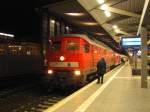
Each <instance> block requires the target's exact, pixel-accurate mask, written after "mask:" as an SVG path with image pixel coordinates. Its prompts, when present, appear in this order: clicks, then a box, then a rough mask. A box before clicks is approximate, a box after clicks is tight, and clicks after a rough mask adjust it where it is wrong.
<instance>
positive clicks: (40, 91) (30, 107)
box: [0, 82, 76, 112]
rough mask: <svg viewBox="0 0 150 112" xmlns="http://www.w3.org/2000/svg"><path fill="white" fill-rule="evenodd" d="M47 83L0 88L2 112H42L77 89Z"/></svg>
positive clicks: (0, 108) (0, 107)
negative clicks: (51, 86) (55, 86)
mask: <svg viewBox="0 0 150 112" xmlns="http://www.w3.org/2000/svg"><path fill="white" fill-rule="evenodd" d="M47 85H48V84H46V83H42V82H31V83H28V84H25V85H21V86H17V87H9V88H7V89H2V90H0V112H42V111H43V110H45V109H47V108H48V107H50V106H52V105H54V104H55V103H57V102H59V101H60V100H62V99H63V98H65V97H66V96H68V95H70V94H71V93H73V92H74V91H75V90H76V89H71V88H70V90H69V89H67V90H64V89H63V90H62V89H61V90H60V89H58V88H49V86H47ZM60 91H61V92H60Z"/></svg>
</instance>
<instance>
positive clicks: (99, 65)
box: [96, 58, 106, 84]
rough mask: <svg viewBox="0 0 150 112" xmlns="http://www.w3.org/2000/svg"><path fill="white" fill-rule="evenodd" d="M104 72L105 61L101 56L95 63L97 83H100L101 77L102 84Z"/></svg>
mask: <svg viewBox="0 0 150 112" xmlns="http://www.w3.org/2000/svg"><path fill="white" fill-rule="evenodd" d="M105 73H106V62H105V59H104V58H101V59H100V60H99V61H98V63H97V73H96V74H97V83H98V84H99V83H100V78H101V84H103V77H104V74H105Z"/></svg>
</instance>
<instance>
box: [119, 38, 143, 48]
mask: <svg viewBox="0 0 150 112" xmlns="http://www.w3.org/2000/svg"><path fill="white" fill-rule="evenodd" d="M121 45H122V46H123V47H125V48H134V47H140V45H141V38H140V37H138V36H134V37H122V38H121Z"/></svg>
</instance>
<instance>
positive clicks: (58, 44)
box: [50, 42, 61, 52]
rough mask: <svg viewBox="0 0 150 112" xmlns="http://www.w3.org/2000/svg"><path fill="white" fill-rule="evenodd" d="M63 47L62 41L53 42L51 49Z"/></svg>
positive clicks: (56, 49)
mask: <svg viewBox="0 0 150 112" xmlns="http://www.w3.org/2000/svg"><path fill="white" fill-rule="evenodd" d="M60 49H61V42H53V43H52V46H51V49H50V50H51V51H53V52H55V51H59V50H60Z"/></svg>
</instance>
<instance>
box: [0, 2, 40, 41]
mask: <svg viewBox="0 0 150 112" xmlns="http://www.w3.org/2000/svg"><path fill="white" fill-rule="evenodd" d="M38 7H39V1H38V0H37V1H32V0H5V1H3V2H0V32H5V33H10V34H14V35H15V39H17V40H23V41H24V40H26V41H40V40H41V39H40V36H41V35H40V34H41V27H40V26H41V15H40V14H39V13H38V12H37V11H36V8H38Z"/></svg>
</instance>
